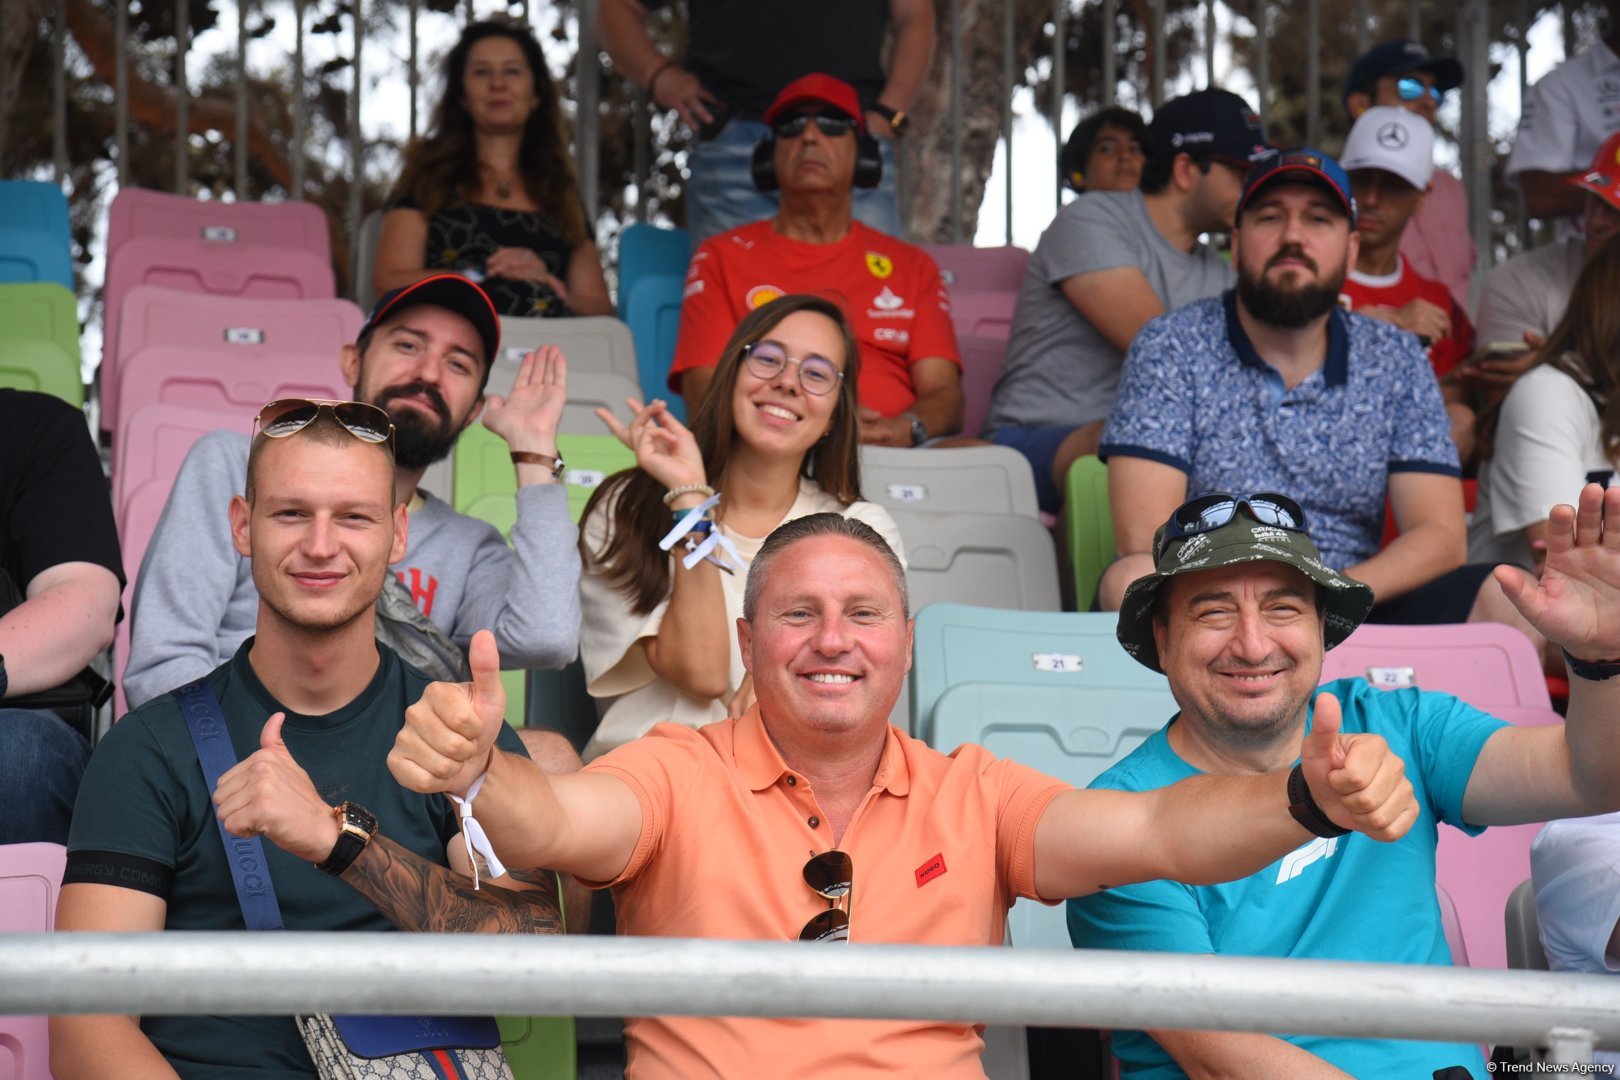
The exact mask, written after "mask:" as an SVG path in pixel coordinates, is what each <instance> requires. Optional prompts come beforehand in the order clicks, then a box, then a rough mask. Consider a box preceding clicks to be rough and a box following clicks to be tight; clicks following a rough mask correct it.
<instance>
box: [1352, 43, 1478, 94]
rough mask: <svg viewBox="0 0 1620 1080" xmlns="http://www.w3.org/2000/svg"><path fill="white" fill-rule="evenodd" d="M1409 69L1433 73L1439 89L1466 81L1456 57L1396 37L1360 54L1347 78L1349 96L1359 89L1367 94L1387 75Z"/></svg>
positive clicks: (1404, 71) (1452, 86) (1436, 87)
mask: <svg viewBox="0 0 1620 1080" xmlns="http://www.w3.org/2000/svg"><path fill="white" fill-rule="evenodd" d="M1409 71H1422V72H1426V73H1428V74H1430V75H1433V76H1434V88H1435V89H1436V90H1455V89H1457V87H1459V86H1461V85H1462V84H1463V66H1462V64H1461V63H1460V62H1459V61H1457V60H1456V59H1455V58H1454V57H1450V56H1435V55H1434V54H1433V53H1431V52H1429V50H1428V49H1427V48H1425V47H1424V45H1423V43H1422V42H1421V41H1413V40H1412V39H1411V38H1392V39H1391V40H1389V41H1380V42H1379V43H1378V44H1377V45H1374V46H1373V47H1372V48H1370V49H1368V50H1367V51H1366V52H1364V53H1362V54H1361V55H1360V56H1358V57H1356V62H1355V63H1354V64H1351V65H1350V76H1349V78H1347V79H1345V80H1344V93H1345V96H1346V97H1348V96H1349V95H1351V94H1353V93H1355V92H1356V91H1358V90H1360V91H1362V92H1363V93H1365V92H1366V91H1368V90H1370V89H1371V88H1372V84H1373V83H1375V82H1377V81H1378V80H1379V79H1381V78H1383V77H1384V76H1385V75H1405V74H1406V73H1407V72H1409Z"/></svg>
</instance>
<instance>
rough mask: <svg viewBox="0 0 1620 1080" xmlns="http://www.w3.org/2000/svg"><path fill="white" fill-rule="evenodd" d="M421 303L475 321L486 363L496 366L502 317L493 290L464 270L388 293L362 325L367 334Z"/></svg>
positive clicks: (435, 276) (362, 331)
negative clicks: (383, 322) (469, 276)
mask: <svg viewBox="0 0 1620 1080" xmlns="http://www.w3.org/2000/svg"><path fill="white" fill-rule="evenodd" d="M418 304H432V305H434V306H435V307H442V308H446V309H448V310H450V311H453V312H455V313H456V314H457V315H460V316H461V317H462V318H463V319H466V320H467V321H468V322H470V323H472V324H473V329H474V330H477V331H478V337H479V340H480V341H482V342H483V345H484V366H485V367H486V368H490V367H494V366H495V361H496V359H497V358H498V357H499V355H500V351H501V320H500V316H499V314H498V313H497V312H496V310H495V303H494V301H492V300H491V299H490V298H489V294H488V293H486V292H485V291H484V290H483V289H480V288H479V287H478V286H477V285H476V284H474V283H473V282H472V281H470V280H468V279H467V278H464V277H462V276H461V275H460V274H434V275H432V276H430V277H425V278H423V279H422V280H421V281H418V282H415V283H413V284H410V285H404V286H401V287H400V288H398V289H393V290H391V291H389V292H386V293H384V294H383V295H382V296H381V297H380V298H378V300H377V303H376V306H374V307H373V308H372V309H371V314H370V315H369V316H367V318H366V324H365V325H364V326H362V327H361V328H360V336H361V337H364V336H365V335H366V334H368V333H370V332H371V331H372V330H374V329H376V327H377V325H378V324H379V323H381V322H382V321H383V320H384V319H386V318H388V316H390V315H392V314H394V313H395V312H397V311H403V310H405V309H406V308H409V307H415V306H416V305H418Z"/></svg>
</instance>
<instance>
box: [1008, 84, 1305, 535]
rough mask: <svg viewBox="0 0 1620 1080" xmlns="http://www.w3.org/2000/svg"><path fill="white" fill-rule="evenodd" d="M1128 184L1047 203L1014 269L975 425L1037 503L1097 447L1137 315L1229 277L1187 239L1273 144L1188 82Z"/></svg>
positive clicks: (1236, 104) (1226, 219)
mask: <svg viewBox="0 0 1620 1080" xmlns="http://www.w3.org/2000/svg"><path fill="white" fill-rule="evenodd" d="M1147 141H1148V146H1147V151H1148V160H1147V163H1146V165H1145V166H1144V167H1143V170H1142V190H1141V191H1139V192H1136V191H1131V192H1108V191H1094V192H1089V193H1087V194H1085V195H1082V196H1080V197H1079V198H1078V199H1076V200H1075V201H1074V202H1071V203H1069V204H1068V205H1067V206H1065V207H1063V208H1062V209H1061V210H1059V211H1058V215H1057V217H1056V218H1054V219H1053V221H1052V224H1051V225H1049V226H1048V227H1047V230H1046V232H1045V233H1044V234H1043V235H1042V236H1041V241H1040V243H1039V244H1038V245H1037V246H1036V248H1035V254H1034V255H1033V256H1032V257H1031V258H1030V261H1029V269H1028V270H1026V271H1025V274H1024V282H1023V285H1022V287H1021V288H1020V289H1019V293H1018V307H1017V310H1016V312H1015V313H1014V315H1013V324H1012V336H1011V338H1010V339H1009V341H1008V343H1007V365H1006V368H1005V370H1004V371H1003V372H1002V374H1001V378H1000V379H999V380H997V382H996V389H995V397H994V399H993V400H992V402H991V405H990V416H989V420H988V421H987V424H986V427H987V429H988V431H989V437H990V438H992V439H993V440H994V441H996V442H997V443H1000V444H1001V445H1003V446H1011V447H1013V448H1014V449H1016V450H1018V451H1019V452H1021V453H1022V454H1024V456H1025V457H1027V458H1029V460H1030V464H1031V465H1032V466H1033V467H1034V469H1035V485H1036V488H1037V490H1038V492H1039V494H1040V500H1041V508H1042V509H1044V510H1048V511H1056V510H1057V509H1058V507H1059V505H1061V503H1062V499H1063V497H1062V491H1063V484H1064V479H1065V477H1066V476H1067V474H1068V471H1069V466H1070V465H1072V464H1073V463H1074V461H1075V459H1076V458H1078V457H1080V456H1082V455H1084V454H1094V453H1096V452H1097V440H1098V438H1099V436H1100V435H1101V434H1102V422H1103V420H1104V419H1105V418H1106V417H1107V415H1108V407H1109V405H1110V404H1111V403H1112V402H1113V400H1114V391H1115V389H1116V388H1117V386H1118V384H1119V371H1120V367H1121V366H1122V365H1123V364H1124V362H1125V350H1126V349H1127V348H1129V346H1130V343H1131V339H1132V338H1134V337H1135V336H1136V332H1137V331H1138V330H1140V329H1141V328H1142V327H1143V326H1144V325H1145V324H1146V323H1147V321H1148V320H1149V319H1152V318H1153V317H1155V316H1157V315H1160V314H1163V313H1164V312H1166V311H1172V310H1174V309H1175V308H1178V307H1180V306H1181V305H1183V304H1186V303H1189V302H1191V301H1193V300H1200V299H1203V298H1204V297H1207V296H1216V295H1219V294H1220V293H1221V292H1223V291H1224V290H1226V289H1227V288H1228V287H1230V285H1231V283H1232V270H1231V267H1229V266H1228V265H1227V264H1226V262H1225V260H1223V259H1222V258H1221V257H1220V256H1219V255H1218V254H1217V253H1216V252H1215V251H1214V250H1212V249H1211V248H1210V247H1209V246H1208V245H1207V244H1204V243H1201V242H1200V240H1199V237H1200V236H1201V235H1202V234H1204V233H1207V232H1224V231H1227V230H1229V229H1231V227H1232V212H1233V210H1234V209H1235V208H1236V206H1237V200H1238V195H1239V193H1240V191H1241V190H1242V187H1243V178H1244V176H1245V174H1246V173H1247V172H1248V169H1249V166H1250V165H1251V164H1252V163H1253V162H1255V161H1258V160H1260V159H1262V158H1265V157H1267V156H1269V155H1270V154H1271V153H1273V151H1272V149H1271V147H1270V146H1269V145H1267V143H1266V140H1265V135H1264V133H1263V132H1262V131H1261V128H1260V120H1259V118H1258V117H1256V116H1255V114H1254V112H1253V111H1252V110H1251V109H1250V108H1249V107H1248V106H1247V105H1245V104H1244V103H1243V99H1242V98H1239V97H1238V96H1237V95H1235V94H1229V93H1227V92H1226V91H1224V90H1201V91H1199V92H1198V93H1195V94H1188V95H1187V96H1185V97H1181V98H1177V99H1176V100H1174V101H1171V102H1168V103H1166V104H1165V105H1163V106H1162V107H1161V108H1160V109H1159V112H1158V115H1156V116H1155V117H1154V118H1153V123H1152V124H1150V125H1149V126H1148V140H1147Z"/></svg>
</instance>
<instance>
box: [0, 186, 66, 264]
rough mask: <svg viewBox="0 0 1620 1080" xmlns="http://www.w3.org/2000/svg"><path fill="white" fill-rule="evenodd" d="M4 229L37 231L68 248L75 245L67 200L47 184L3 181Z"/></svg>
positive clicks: (0, 218) (0, 220)
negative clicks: (55, 239) (69, 223)
mask: <svg viewBox="0 0 1620 1080" xmlns="http://www.w3.org/2000/svg"><path fill="white" fill-rule="evenodd" d="M0 229H36V230H38V231H40V232H44V233H48V234H50V235H51V236H54V237H57V238H58V239H60V240H61V242H62V246H63V247H64V248H66V247H68V246H69V245H70V244H71V243H72V237H71V233H70V232H69V229H68V202H67V196H66V195H63V194H62V189H61V188H59V187H57V186H56V185H55V184H52V183H48V182H46V181H44V180H0Z"/></svg>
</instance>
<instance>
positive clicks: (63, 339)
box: [0, 282, 79, 378]
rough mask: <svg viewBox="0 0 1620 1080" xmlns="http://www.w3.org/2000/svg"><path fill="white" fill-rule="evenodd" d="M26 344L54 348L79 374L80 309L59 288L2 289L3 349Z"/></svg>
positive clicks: (26, 286) (0, 333) (0, 335)
mask: <svg viewBox="0 0 1620 1080" xmlns="http://www.w3.org/2000/svg"><path fill="white" fill-rule="evenodd" d="M24 341H44V342H49V343H50V344H52V345H55V346H56V347H57V348H58V349H59V350H61V353H62V355H63V356H65V357H67V359H68V363H69V365H70V366H71V367H72V368H73V372H74V377H75V378H77V377H78V371H79V308H78V304H77V302H76V301H75V300H74V298H73V294H72V293H71V292H69V291H68V290H67V289H64V288H63V287H62V286H60V285H55V284H51V283H49V282H32V283H27V284H18V285H0V346H10V345H13V344H15V343H18V342H24Z"/></svg>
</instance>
